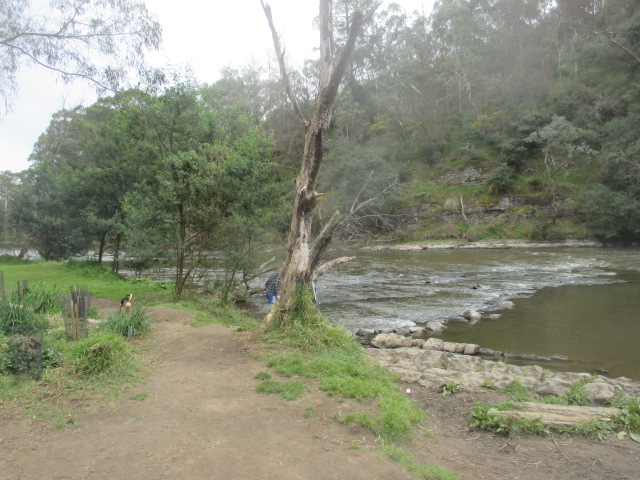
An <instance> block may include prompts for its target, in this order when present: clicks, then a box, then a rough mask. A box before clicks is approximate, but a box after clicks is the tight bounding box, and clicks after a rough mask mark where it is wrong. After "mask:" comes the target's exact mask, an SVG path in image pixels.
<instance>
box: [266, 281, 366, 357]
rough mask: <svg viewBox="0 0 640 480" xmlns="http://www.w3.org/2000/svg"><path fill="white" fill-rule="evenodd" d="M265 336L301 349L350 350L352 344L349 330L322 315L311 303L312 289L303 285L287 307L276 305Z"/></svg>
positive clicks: (353, 343)
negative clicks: (333, 323)
mask: <svg viewBox="0 0 640 480" xmlns="http://www.w3.org/2000/svg"><path fill="white" fill-rule="evenodd" d="M266 339H267V340H268V341H273V342H276V343H285V344H288V345H290V346H291V347H294V348H300V349H302V350H314V349H318V348H320V349H323V348H327V347H331V348H332V349H346V350H350V349H353V348H354V345H355V342H354V340H353V338H352V337H351V335H350V334H349V332H347V331H346V330H345V329H344V328H343V327H336V326H334V325H331V324H330V323H329V322H327V321H326V320H325V319H324V317H323V316H322V314H321V313H320V310H319V309H318V307H317V305H316V304H315V303H313V294H312V293H311V290H309V288H308V287H306V286H304V285H301V286H299V287H298V289H297V290H296V292H295V295H294V296H293V298H292V300H291V302H290V303H289V305H288V306H287V309H286V311H285V310H282V309H276V311H275V312H274V314H273V317H272V318H271V320H270V321H269V324H268V325H267V334H266Z"/></svg>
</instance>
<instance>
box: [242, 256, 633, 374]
mask: <svg viewBox="0 0 640 480" xmlns="http://www.w3.org/2000/svg"><path fill="white" fill-rule="evenodd" d="M332 253H333V254H334V256H340V255H342V254H346V253H348V254H352V255H356V257H357V258H356V259H355V260H353V261H351V262H349V263H348V264H346V265H343V266H342V267H340V268H339V269H337V270H334V271H330V272H328V273H327V274H325V275H324V276H323V277H321V278H320V279H319V280H318V282H317V285H316V290H317V297H318V301H319V305H320V309H321V311H322V313H323V314H324V316H325V317H326V318H327V319H328V320H330V321H331V322H333V323H336V324H341V325H344V326H345V327H346V328H347V329H348V330H350V331H355V330H357V329H359V328H363V329H376V328H383V327H393V326H400V325H406V324H411V322H413V323H415V324H418V325H420V324H424V323H425V322H427V321H440V322H445V324H446V327H447V329H446V331H445V333H444V334H442V335H440V338H442V339H443V340H445V341H456V342H466V343H477V344H479V345H480V346H481V347H485V348H490V349H494V350H499V351H502V352H507V353H513V354H520V355H536V356H553V355H562V356H565V357H567V358H568V360H567V361H561V362H546V363H541V365H542V366H544V367H545V368H549V369H552V370H566V371H580V372H590V373H596V372H598V371H607V372H608V373H607V375H608V376H611V377H618V376H626V377H630V378H632V379H634V380H640V349H639V347H638V343H639V341H640V250H638V249H600V248H579V249H571V248H560V249H552V248H544V249H522V248H514V249H496V250H459V249H456V250H421V251H411V252H399V251H378V252H374V251H357V252H332ZM500 300H511V301H512V302H514V303H515V308H514V309H510V310H502V311H499V310H497V309H496V308H497V307H496V303H497V302H498V301H500ZM249 307H250V309H251V310H252V311H253V312H254V313H256V314H263V313H265V312H266V311H267V309H268V306H267V305H266V304H265V302H264V300H263V299H262V298H260V296H255V297H253V298H252V300H251V302H250V305H249ZM470 308H472V309H477V310H481V311H483V313H485V314H489V313H499V314H500V318H498V319H486V318H483V319H482V320H481V321H480V322H478V323H476V324H474V325H470V324H468V323H467V322H465V321H464V320H463V319H462V313H463V312H464V311H465V310H467V309H470ZM485 316H486V315H485Z"/></svg>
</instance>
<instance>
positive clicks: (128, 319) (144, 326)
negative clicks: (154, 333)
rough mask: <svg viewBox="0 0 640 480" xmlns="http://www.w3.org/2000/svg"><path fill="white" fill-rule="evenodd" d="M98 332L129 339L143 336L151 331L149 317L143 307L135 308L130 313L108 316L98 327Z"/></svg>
mask: <svg viewBox="0 0 640 480" xmlns="http://www.w3.org/2000/svg"><path fill="white" fill-rule="evenodd" d="M100 330H102V331H104V332H112V333H116V334H118V335H121V336H123V337H127V338H131V337H137V336H138V335H144V334H145V333H148V332H149V331H150V330H151V323H150V322H149V315H148V313H147V310H146V309H145V308H143V307H135V308H134V309H133V311H132V312H131V313H128V312H118V313H114V314H111V315H109V317H107V319H106V320H104V321H103V322H102V324H101V325H100Z"/></svg>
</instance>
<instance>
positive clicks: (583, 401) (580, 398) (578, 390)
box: [564, 381, 589, 406]
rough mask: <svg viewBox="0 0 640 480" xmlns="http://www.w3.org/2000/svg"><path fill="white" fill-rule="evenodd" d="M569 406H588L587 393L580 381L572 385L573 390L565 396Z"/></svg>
mask: <svg viewBox="0 0 640 480" xmlns="http://www.w3.org/2000/svg"><path fill="white" fill-rule="evenodd" d="M564 398H565V400H566V401H567V405H578V406H579V405H587V404H588V403H589V400H588V399H587V391H586V390H585V389H584V383H582V382H580V381H578V382H573V383H572V384H571V388H570V389H569V390H568V391H567V392H566V393H565V394H564Z"/></svg>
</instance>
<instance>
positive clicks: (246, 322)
mask: <svg viewBox="0 0 640 480" xmlns="http://www.w3.org/2000/svg"><path fill="white" fill-rule="evenodd" d="M163 305H166V306H167V307H171V308H175V309H177V310H182V311H185V312H189V313H192V314H193V316H194V317H195V321H193V322H191V325H193V326H194V327H204V326H207V325H224V326H225V327H232V328H234V329H235V330H236V331H249V330H254V329H256V328H257V327H258V322H257V321H256V320H255V319H254V318H251V317H249V316H247V315H244V314H243V313H242V312H240V311H239V310H238V309H236V308H235V307H234V306H233V305H231V304H221V303H220V302H218V301H217V299H213V298H211V299H202V298H195V297H194V298H193V299H189V300H181V301H178V302H172V303H165V304H163Z"/></svg>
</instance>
